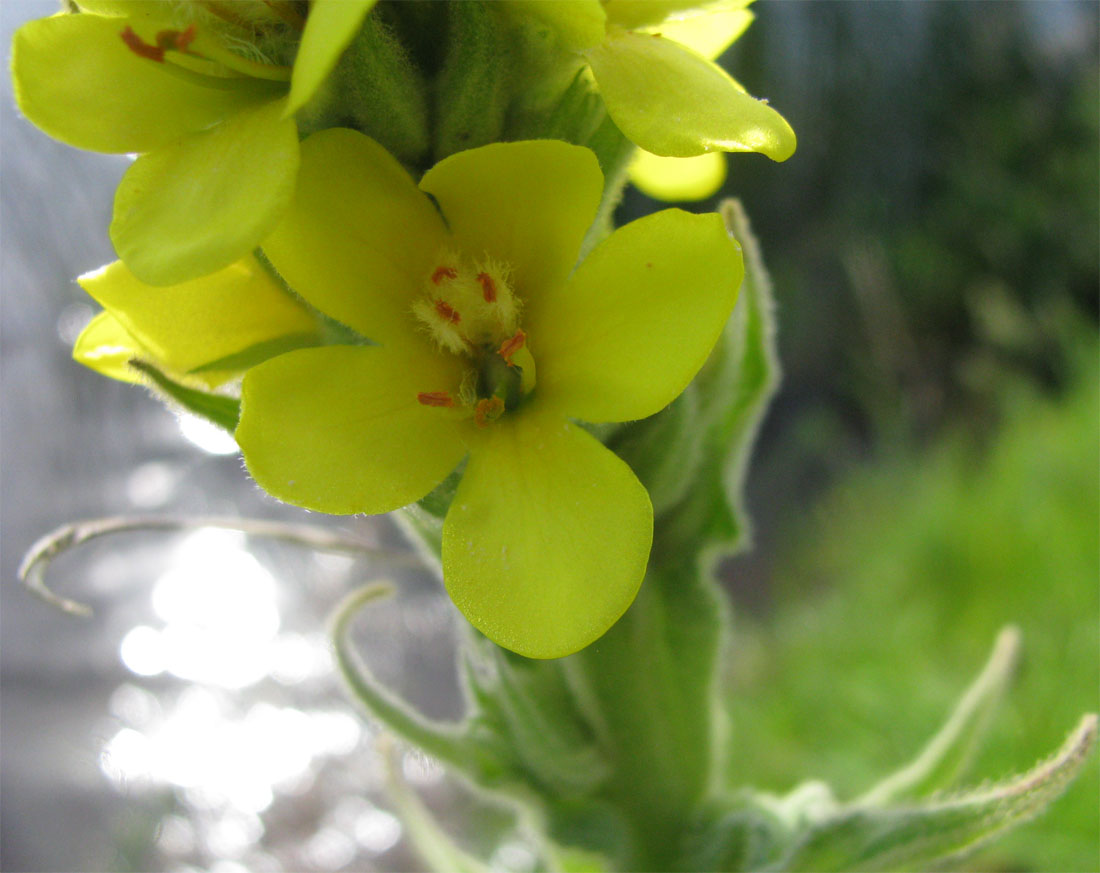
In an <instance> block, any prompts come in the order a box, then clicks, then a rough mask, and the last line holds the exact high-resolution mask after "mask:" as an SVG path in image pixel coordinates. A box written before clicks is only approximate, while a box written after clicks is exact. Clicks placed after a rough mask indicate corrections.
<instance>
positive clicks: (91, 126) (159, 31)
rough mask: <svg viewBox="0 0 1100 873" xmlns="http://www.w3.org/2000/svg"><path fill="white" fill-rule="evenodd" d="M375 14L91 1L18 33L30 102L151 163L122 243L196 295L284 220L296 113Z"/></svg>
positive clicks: (44, 122)
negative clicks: (207, 278) (200, 281)
mask: <svg viewBox="0 0 1100 873" xmlns="http://www.w3.org/2000/svg"><path fill="white" fill-rule="evenodd" d="M374 2H375V0H314V2H313V3H312V4H311V6H310V11H309V15H308V18H307V19H306V20H305V21H304V22H302V20H301V19H300V17H299V16H298V13H297V12H296V11H295V9H296V6H295V5H294V4H291V3H288V2H285V0H271V2H268V3H261V2H234V3H224V2H217V0H209V2H207V0H192V2H191V3H169V2H159V0H81V2H80V4H79V5H80V6H81V8H82V9H84V10H85V11H83V12H80V13H79V14H66V15H55V16H53V17H50V18H43V19H39V20H37V21H31V22H28V23H27V24H25V25H23V27H21V28H20V29H19V30H18V31H17V32H16V34H15V38H14V40H13V46H12V78H13V82H14V87H15V97H16V101H17V102H18V104H19V108H20V109H21V110H22V112H23V113H24V114H25V115H26V116H27V118H28V119H30V120H31V121H32V122H33V123H34V124H36V125H37V126H38V127H40V128H41V129H42V130H43V131H45V132H46V133H48V134H49V135H50V136H52V137H54V138H56V139H59V140H61V141H62V142H65V143H68V144H69V145H73V146H76V147H77V148H84V149H89V150H91V151H99V152H117V153H139V154H140V155H141V156H140V157H139V158H138V159H137V160H136V161H135V162H134V164H133V166H131V167H130V169H129V170H128V171H127V172H126V175H125V176H123V178H122V182H121V183H120V184H119V188H118V192H117V194H116V195H115V205H114V215H113V218H112V221H111V240H112V242H113V243H114V246H115V250H116V251H117V252H118V253H119V256H120V257H121V258H122V260H123V261H124V262H125V263H126V265H127V266H128V267H129V268H130V269H131V270H132V271H133V272H134V273H135V274H136V275H137V276H138V277H139V278H140V279H142V280H143V281H145V282H148V283H150V284H153V285H172V284H176V283H179V282H184V281H187V280H189V279H193V278H195V277H197V276H202V275H205V274H207V273H212V272H214V271H215V270H219V269H221V268H223V267H226V266H228V265H229V264H231V263H233V262H234V261H236V260H238V259H239V258H241V257H243V256H244V255H246V254H247V253H248V252H250V251H251V250H252V249H254V248H255V247H256V246H257V245H259V243H260V240H262V239H263V237H264V236H266V235H267V233H268V232H269V231H270V230H271V229H272V227H274V225H275V223H276V222H277V221H278V220H279V216H280V214H281V213H282V211H283V209H285V208H286V206H287V204H288V203H289V202H290V198H291V197H292V195H293V193H294V177H295V174H296V172H297V169H298V129H297V126H296V124H295V122H294V119H293V114H294V112H295V111H297V110H298V109H300V108H301V107H302V106H303V105H304V104H305V103H306V101H307V100H308V99H309V98H310V96H312V94H313V93H314V91H316V89H317V88H318V87H319V86H320V84H321V82H322V81H323V80H324V78H325V77H326V76H327V75H328V73H329V72H330V71H331V70H332V68H333V66H334V65H335V63H336V61H337V59H338V58H339V56H340V52H341V51H343V49H344V48H345V47H346V45H347V44H348V42H349V41H350V40H351V39H352V37H353V36H354V35H355V33H356V31H357V30H358V28H359V25H360V23H361V22H362V20H363V17H364V16H365V15H366V14H367V12H369V11H370V8H371V7H372V6H373V5H374ZM227 19H228V20H227ZM265 50H266V51H268V52H270V53H272V54H274V55H276V56H275V57H266V56H264V51H265ZM249 53H251V54H252V55H254V57H247V56H246V54H249ZM291 62H293V69H292V68H291V66H290V64H291Z"/></svg>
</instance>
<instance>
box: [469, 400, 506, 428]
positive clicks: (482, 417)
mask: <svg viewBox="0 0 1100 873" xmlns="http://www.w3.org/2000/svg"><path fill="white" fill-rule="evenodd" d="M503 414H504V401H503V400H501V399H500V398H499V397H495V396H494V397H483V398H482V399H481V400H479V401H478V402H477V406H475V407H474V422H475V423H476V424H477V426H478V427H485V426H487V425H488V424H490V423H491V422H494V421H496V420H497V419H498V418H500V417H501V416H502V415H503Z"/></svg>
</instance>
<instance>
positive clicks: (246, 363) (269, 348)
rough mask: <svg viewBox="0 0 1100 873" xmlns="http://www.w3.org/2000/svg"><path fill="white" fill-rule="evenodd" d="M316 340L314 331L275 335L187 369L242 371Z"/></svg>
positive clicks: (194, 371)
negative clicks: (233, 352) (272, 337)
mask: <svg viewBox="0 0 1100 873" xmlns="http://www.w3.org/2000/svg"><path fill="white" fill-rule="evenodd" d="M320 344H321V343H319V342H318V340H317V334H316V333H298V334H290V335H288V336H280V337H275V338H274V339H270V340H265V341H264V342H259V343H256V344H255V345H252V346H249V347H248V348H247V349H241V351H239V352H236V353H235V354H232V355H226V356H225V357H224V358H219V359H218V360H216V361H210V363H208V364H203V365H202V366H199V367H195V368H194V369H193V370H189V371H188V372H189V373H194V374H198V373H220V372H223V371H224V372H235V373H239V372H243V371H244V370H248V369H250V368H251V367H255V366H256V365H257V364H262V363H263V362H264V361H266V360H267V359H268V358H274V357H276V356H277V355H285V354H286V353H287V352H292V351H294V350H295V349H304V348H308V347H309V346H316V345H320Z"/></svg>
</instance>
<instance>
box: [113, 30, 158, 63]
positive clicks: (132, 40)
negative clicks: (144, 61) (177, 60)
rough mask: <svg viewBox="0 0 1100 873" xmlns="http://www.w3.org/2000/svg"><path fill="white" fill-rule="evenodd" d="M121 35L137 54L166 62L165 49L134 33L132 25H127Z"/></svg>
mask: <svg viewBox="0 0 1100 873" xmlns="http://www.w3.org/2000/svg"><path fill="white" fill-rule="evenodd" d="M119 35H120V36H121V37H122V41H123V42H124V43H126V45H127V46H128V47H129V49H130V51H132V52H133V53H134V54H135V55H138V56H139V57H142V58H148V59H149V60H151V61H157V62H158V63H164V49H162V48H160V47H159V46H155V45H149V43H147V42H146V41H145V40H143V39H142V38H141V37H140V36H138V35H137V34H136V33H134V29H133V28H132V27H129V26H127V27H125V28H124V29H123V30H122V32H121V33H120V34H119Z"/></svg>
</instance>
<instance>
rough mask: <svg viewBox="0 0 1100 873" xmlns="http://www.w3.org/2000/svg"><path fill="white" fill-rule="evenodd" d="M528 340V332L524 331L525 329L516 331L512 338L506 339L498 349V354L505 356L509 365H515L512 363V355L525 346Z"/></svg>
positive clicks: (505, 361) (505, 360)
mask: <svg viewBox="0 0 1100 873" xmlns="http://www.w3.org/2000/svg"><path fill="white" fill-rule="evenodd" d="M526 342H527V334H525V333H524V332H523V329H522V328H521V329H519V330H517V331H516V333H515V335H514V336H513V337H512V338H511V339H506V340H505V341H504V342H502V343H501V344H500V348H499V349H497V354H498V355H500V356H501V357H502V358H504V363H506V364H507V365H508V366H509V367H514V366H515V364H513V363H512V355H514V354H515V353H516V352H518V351H519V350H520V349H522V348H523V346H524V344H525V343H526Z"/></svg>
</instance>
